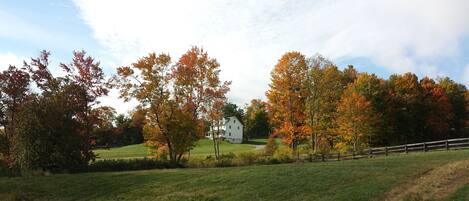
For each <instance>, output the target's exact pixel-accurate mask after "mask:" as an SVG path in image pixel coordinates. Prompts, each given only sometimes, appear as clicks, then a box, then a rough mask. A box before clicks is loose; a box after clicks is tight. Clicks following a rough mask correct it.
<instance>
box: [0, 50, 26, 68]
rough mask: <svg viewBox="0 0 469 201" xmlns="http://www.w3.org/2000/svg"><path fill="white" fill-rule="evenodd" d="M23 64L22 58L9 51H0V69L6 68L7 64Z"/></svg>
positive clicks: (18, 65)
mask: <svg viewBox="0 0 469 201" xmlns="http://www.w3.org/2000/svg"><path fill="white" fill-rule="evenodd" d="M10 65H12V66H16V67H21V66H23V58H21V57H19V56H17V55H15V54H13V53H11V52H7V53H0V71H3V70H6V69H7V68H8V66H10Z"/></svg>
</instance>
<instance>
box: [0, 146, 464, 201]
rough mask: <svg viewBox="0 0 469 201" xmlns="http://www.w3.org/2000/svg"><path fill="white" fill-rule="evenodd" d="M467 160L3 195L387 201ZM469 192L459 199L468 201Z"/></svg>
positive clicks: (398, 160)
mask: <svg viewBox="0 0 469 201" xmlns="http://www.w3.org/2000/svg"><path fill="white" fill-rule="evenodd" d="M464 159H469V150H463V151H448V152H445V151H441V152H428V153H414V154H409V155H402V156H388V157H379V158H374V159H362V160H354V161H341V162H327V163H294V164H282V165H270V166H247V167H233V168H206V169H170V170H150V171H130V172H111V173H86V174H75V175H52V176H43V177H29V178H10V179H8V178H2V179H0V196H1V195H2V194H7V193H12V192H20V193H24V194H25V195H27V196H30V197H34V198H36V199H37V200H39V201H41V200H63V201H67V200H102V201H104V200H124V201H125V200H163V201H164V200H383V195H384V194H385V193H386V192H387V191H389V190H390V189H391V188H392V187H394V186H395V185H399V184H400V183H401V182H405V181H408V180H410V179H413V178H414V177H416V176H417V175H419V174H422V173H424V172H426V171H428V170H430V169H431V168H435V167H438V166H441V165H443V164H445V163H448V162H451V161H457V160H464ZM468 190H469V189H468V187H466V188H465V189H462V190H461V191H460V192H458V193H460V194H454V195H453V196H455V198H454V199H455V200H457V199H460V200H465V199H466V198H467V194H465V193H467V192H468ZM464 196H466V197H464Z"/></svg>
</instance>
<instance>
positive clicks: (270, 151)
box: [264, 136, 278, 156]
mask: <svg viewBox="0 0 469 201" xmlns="http://www.w3.org/2000/svg"><path fill="white" fill-rule="evenodd" d="M277 149H278V144H277V142H276V140H275V138H274V137H272V136H271V137H269V139H268V140H267V144H266V145H265V148H264V151H265V155H267V156H272V155H274V153H275V151H277Z"/></svg>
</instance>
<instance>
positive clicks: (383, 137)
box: [348, 73, 392, 146]
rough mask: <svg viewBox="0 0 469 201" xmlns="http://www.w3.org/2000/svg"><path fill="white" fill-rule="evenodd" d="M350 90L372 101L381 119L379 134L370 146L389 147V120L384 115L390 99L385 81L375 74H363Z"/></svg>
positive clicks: (351, 85)
mask: <svg viewBox="0 0 469 201" xmlns="http://www.w3.org/2000/svg"><path fill="white" fill-rule="evenodd" d="M348 90H350V91H352V92H355V93H358V94H360V95H362V96H364V97H365V98H366V100H368V101H370V103H371V106H372V107H373V110H374V111H375V112H376V113H377V114H378V115H379V116H380V117H381V118H379V120H378V122H377V124H376V125H375V126H376V131H377V132H376V134H375V135H374V136H373V138H372V139H371V140H370V142H369V143H370V145H372V146H385V145H387V141H388V139H387V136H388V134H389V131H388V130H389V129H388V127H389V124H388V120H389V119H388V117H387V116H385V115H383V114H385V112H386V106H387V100H388V98H389V97H388V93H387V89H386V87H385V81H384V80H383V79H380V78H378V77H377V76H376V75H374V74H371V75H370V74H368V73H361V74H360V75H359V76H358V77H357V78H356V79H355V81H354V82H353V83H351V84H350V85H349V87H348ZM391 134H392V133H391Z"/></svg>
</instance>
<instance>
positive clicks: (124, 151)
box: [95, 139, 266, 159]
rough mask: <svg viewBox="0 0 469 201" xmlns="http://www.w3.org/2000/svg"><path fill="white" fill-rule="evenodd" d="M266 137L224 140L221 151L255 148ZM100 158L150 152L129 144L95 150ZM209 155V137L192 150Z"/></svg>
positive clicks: (146, 148)
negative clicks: (249, 139) (233, 141)
mask: <svg viewBox="0 0 469 201" xmlns="http://www.w3.org/2000/svg"><path fill="white" fill-rule="evenodd" d="M265 143H266V139H255V140H252V141H249V142H247V143H244V144H231V143H228V142H222V143H221V144H220V151H221V152H222V153H229V152H233V153H239V152H244V151H251V150H255V145H263V144H265ZM95 153H96V154H97V155H98V159H115V158H121V159H123V158H143V157H148V156H149V154H150V152H149V150H148V147H146V146H145V145H144V144H137V145H129V146H123V147H117V148H111V149H98V150H95ZM192 155H196V156H207V155H213V142H212V141H211V140H209V139H202V140H199V141H198V142H197V145H196V146H195V148H194V149H193V150H192V151H191V156H192Z"/></svg>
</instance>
